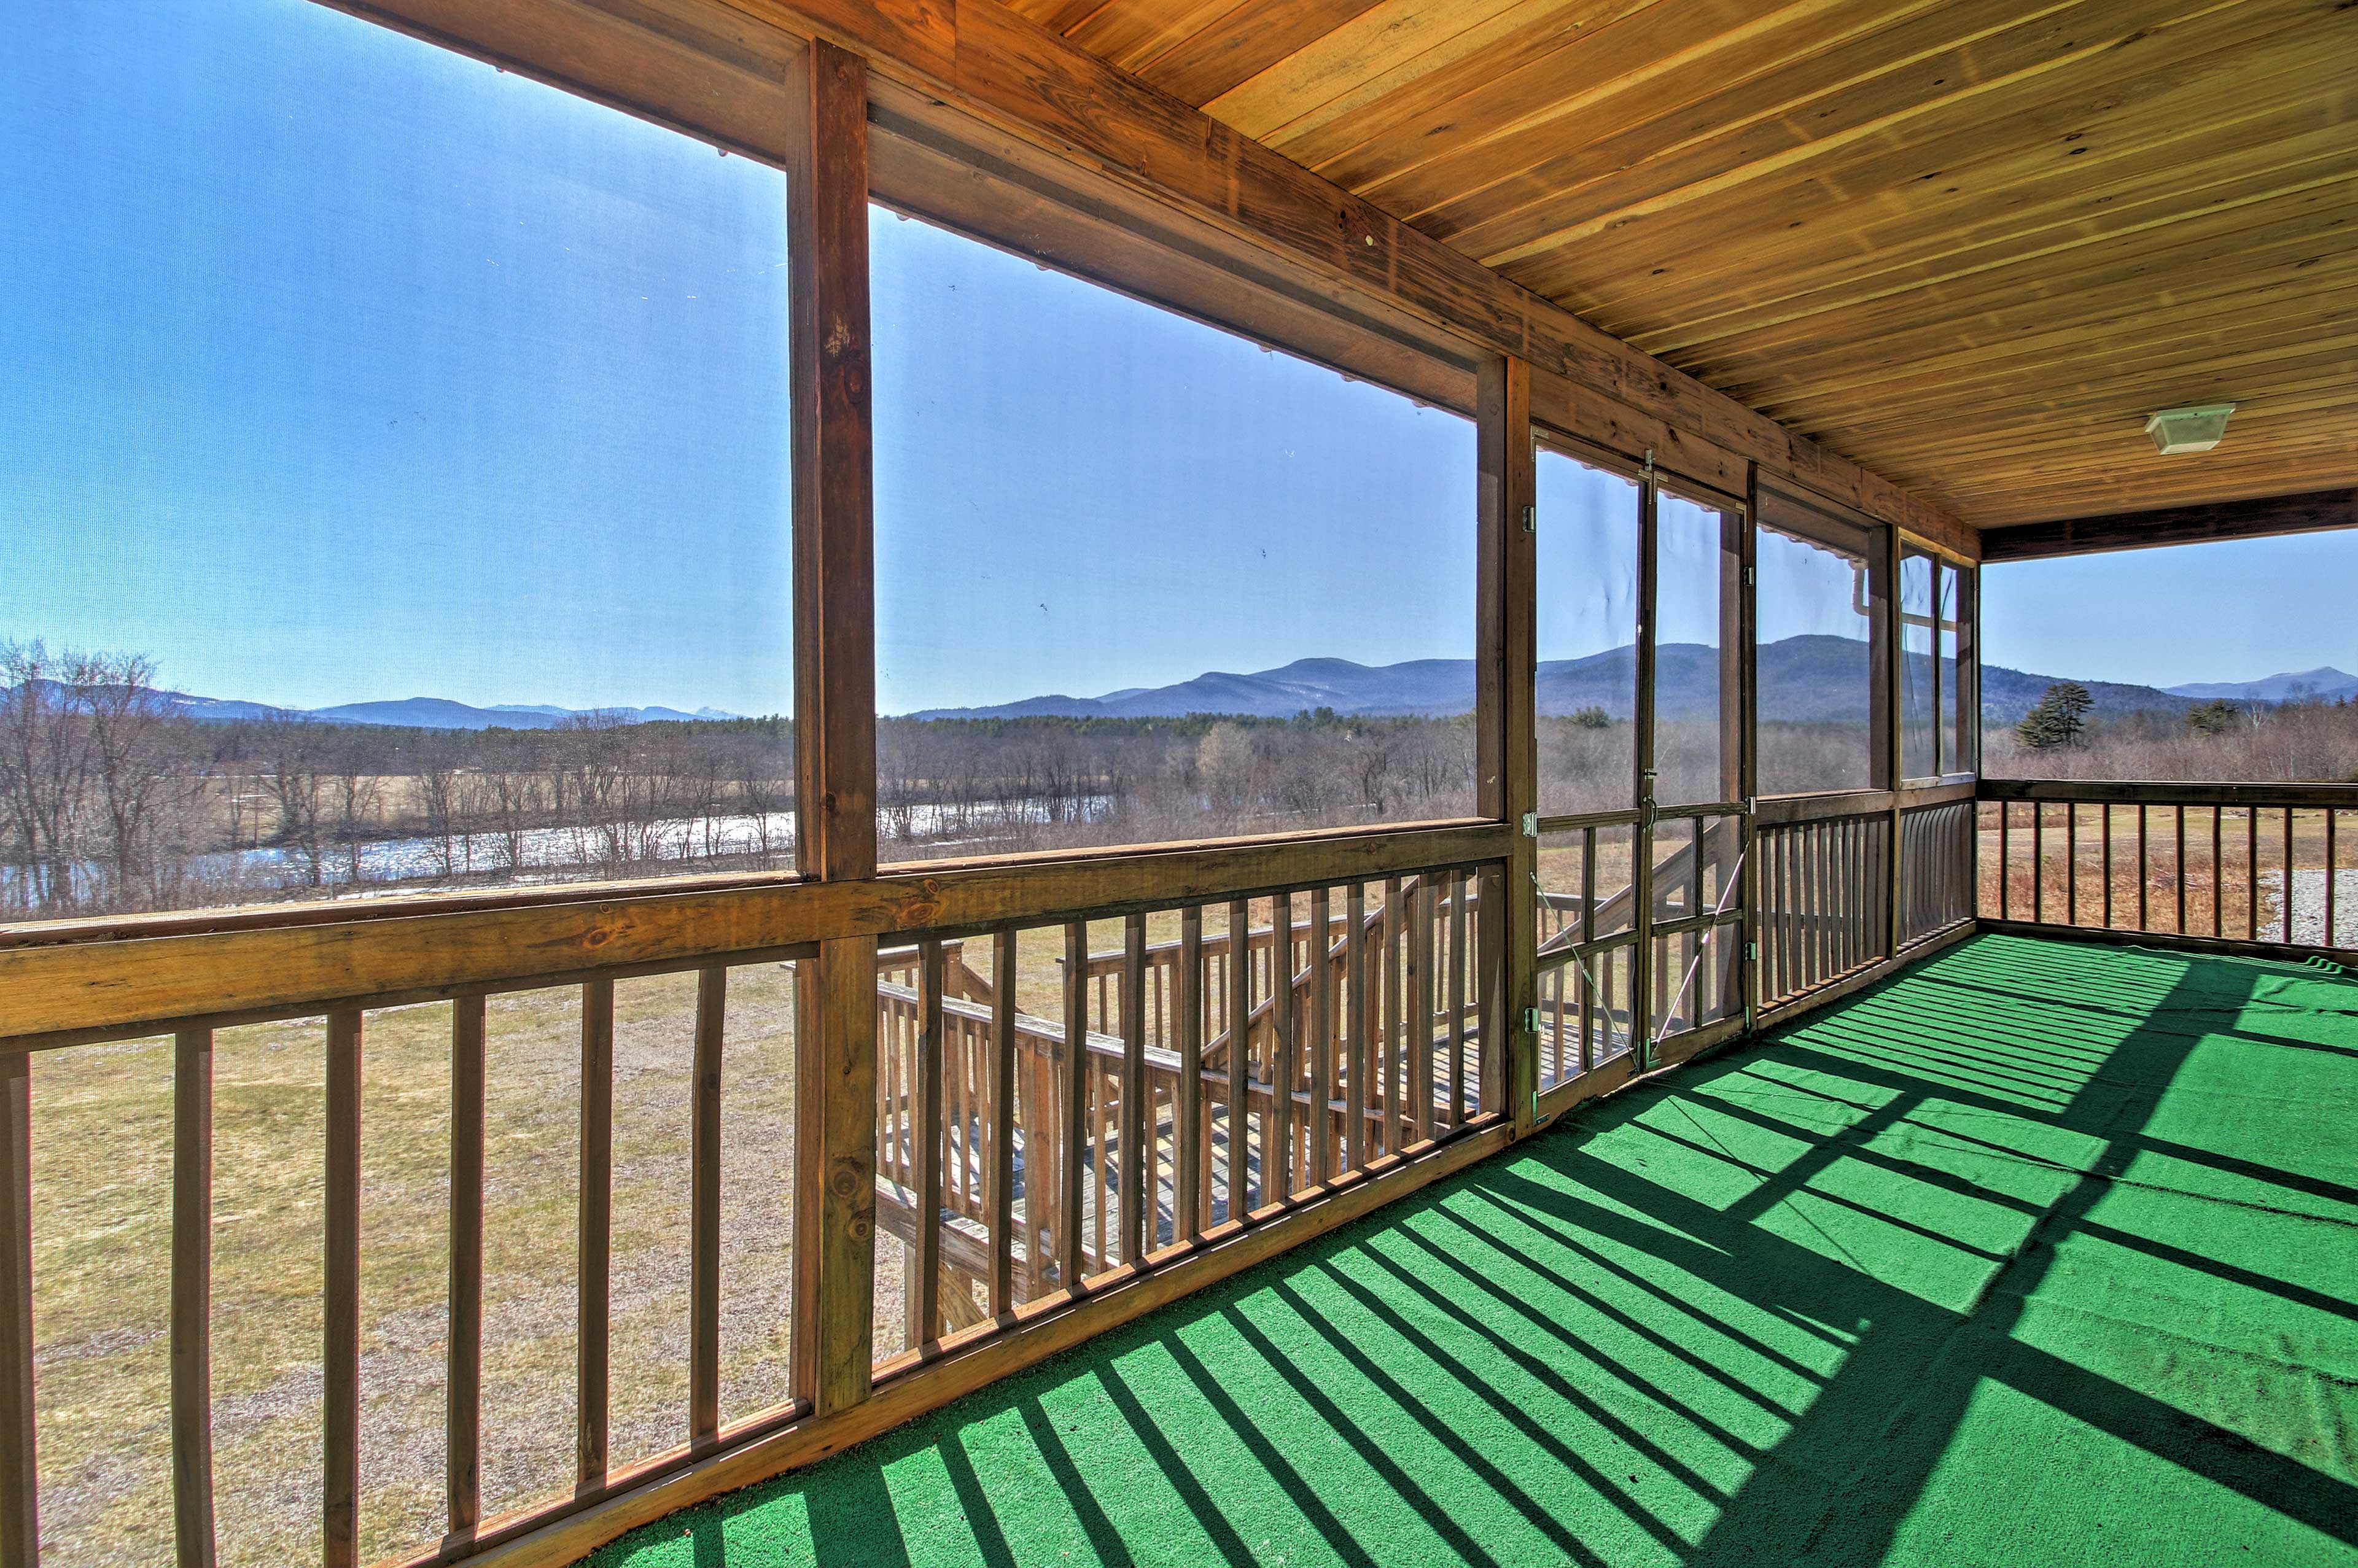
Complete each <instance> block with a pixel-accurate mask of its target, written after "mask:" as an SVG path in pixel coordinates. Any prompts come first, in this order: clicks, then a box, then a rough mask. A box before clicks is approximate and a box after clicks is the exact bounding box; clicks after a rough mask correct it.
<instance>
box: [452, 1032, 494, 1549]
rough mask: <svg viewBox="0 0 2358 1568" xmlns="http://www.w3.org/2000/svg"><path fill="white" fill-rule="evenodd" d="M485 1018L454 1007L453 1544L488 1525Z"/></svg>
mask: <svg viewBox="0 0 2358 1568" xmlns="http://www.w3.org/2000/svg"><path fill="white" fill-rule="evenodd" d="M485 1011H486V1009H485V1004H484V1000H483V998H482V997H481V995H480V994H478V995H474V996H462V997H457V998H454V999H453V1000H451V1003H450V1334H449V1340H448V1342H447V1344H446V1345H445V1346H444V1359H443V1383H444V1389H443V1408H442V1450H443V1454H442V1474H443V1493H444V1496H445V1498H446V1499H447V1503H448V1508H449V1521H450V1533H451V1534H452V1535H454V1536H463V1535H466V1534H468V1533H469V1532H471V1530H474V1528H475V1526H476V1525H477V1524H478V1523H480V1522H481V1519H482V1387H483V1042H484V1020H485Z"/></svg>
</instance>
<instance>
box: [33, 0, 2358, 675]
mask: <svg viewBox="0 0 2358 1568" xmlns="http://www.w3.org/2000/svg"><path fill="white" fill-rule="evenodd" d="M26 10H27V15H25V16H18V17H16V18H14V19H13V25H12V28H11V34H10V45H9V49H8V50H7V51H6V53H5V56H0V152H5V157H6V158H7V162H8V168H9V170H10V172H9V177H8V178H7V179H6V180H5V181H0V254H5V255H7V256H8V258H9V274H8V285H7V287H6V288H5V289H0V635H15V636H19V637H30V636H37V635H38V636H45V637H47V638H49V640H50V641H52V642H53V643H57V642H62V643H75V644H78V645H81V646H85V647H97V648H108V649H124V650H135V651H139V652H144V653H146V654H150V655H152V656H154V657H156V658H157V659H158V660H159V661H160V663H161V665H162V669H163V675H164V677H165V679H166V680H167V682H168V684H171V685H173V686H177V687H181V688H183V689H187V690H192V691H198V692H202V693H206V694H208V695H212V696H224V697H248V698H254V699H257V700H263V701H268V702H276V703H284V704H288V705H294V706H322V705H326V704H330V703H336V702H345V701H354V700H363V699H369V698H382V697H410V696H421V695H430V696H438V697H455V698H458V699H460V700H462V701H470V702H476V703H493V702H555V703H561V704H566V705H568V706H576V707H589V706H599V705H606V704H634V705H635V704H644V703H663V704H668V705H672V706H676V707H682V708H695V707H698V706H703V705H710V706H714V707H719V708H728V709H731V710H734V711H740V712H770V711H779V710H783V709H784V708H786V707H787V706H788V704H789V696H790V693H791V689H792V674H791V662H790V661H791V648H790V636H791V633H790V626H789V615H788V611H787V604H788V588H789V577H788V549H787V541H786V528H787V512H788V497H789V483H788V472H787V457H786V444H785V431H786V395H787V393H786V376H785V367H784V347H785V334H786V319H787V318H786V300H785V278H786V271H785V265H784V263H785V219H784V179H783V177H782V176H780V175H779V174H777V173H776V172H775V171H773V170H770V169H766V168H761V167H759V166H756V165H753V164H751V163H749V162H747V161H746V160H744V159H741V158H735V157H727V158H724V157H719V155H717V154H716V153H715V152H714V151H713V150H712V149H711V148H709V147H708V146H703V145H701V144H699V143H697V142H695V141H692V140H690V139H688V138H686V137H682V136H678V135H673V134H671V133H669V132H665V131H661V130H658V129H655V128H654V127H652V126H648V125H644V124H640V123H638V122H636V121H633V120H631V119H629V118H628V117H626V116H623V115H621V114H614V113H612V112H611V111H608V110H604V109H601V108H599V107H597V106H594V105H591V104H589V103H582V102H579V101H577V100H574V99H571V98H569V97H568V96H566V95H565V94H563V93H560V92H555V91H552V90H549V89H546V88H543V87H540V86H537V85H535V84H534V83H531V82H527V81H522V80H520V79H518V78H515V77H513V76H507V75H503V74H501V73H498V72H495V71H493V70H491V69H490V68H488V67H485V66H482V65H479V64H477V63H475V62H473V61H471V60H466V59H460V58H459V57H456V56H452V55H449V54H447V53H444V52H442V51H440V50H437V49H431V48H428V47H427V46H425V45H422V44H418V43H416V42H415V41H413V40H410V39H408V38H401V37H399V36H397V35H395V34H393V33H390V32H386V31H384V30H382V29H379V28H376V27H372V26H369V25H367V24H364V23H362V22H358V21H355V20H353V19H352V18H349V17H346V16H341V15H340V14H337V13H334V12H331V11H329V10H327V9H325V8H324V7H320V6H316V5H309V4H307V3H304V0H116V3H110V4H105V5H101V4H98V3H97V0H49V3H45V4H42V5H36V6H31V7H27V8H26ZM872 232H873V236H874V262H875V272H876V302H875V316H876V333H877V404H878V407H877V467H878V472H877V497H878V524H877V526H878V557H879V573H880V604H879V607H878V622H879V695H880V701H881V705H882V707H883V708H885V709H886V710H887V711H905V710H908V709H911V708H920V707H926V706H935V705H954V704H968V703H982V702H994V701H1001V700H1005V699H1008V698H1011V697H1022V696H1029V695H1033V694H1035V693H1040V692H1044V691H1065V692H1070V693H1075V694H1095V693H1098V692H1103V691H1106V690H1109V689H1112V688H1116V687H1126V686H1148V685H1159V684H1163V683H1164V682H1168V681H1174V680H1182V679H1185V678H1187V677H1189V676H1194V675H1195V674H1198V673H1200V672H1202V671H1204V670H1206V669H1215V668H1217V669H1229V670H1251V669H1259V668H1263V667H1266V666H1269V665H1278V664H1282V663H1285V662H1287V661H1289V660H1291V659H1294V658H1299V657H1303V656H1310V655H1325V654H1333V655H1339V656H1343V657H1347V658H1355V659H1358V660H1361V661H1364V662H1368V663H1381V662H1390V661H1392V660H1398V659H1408V658H1422V657H1443V656H1463V655H1465V654H1468V653H1470V652H1471V643H1472V618H1473V567H1474V561H1473V547H1472V528H1471V514H1472V506H1473V483H1474V481H1473V463H1474V445H1473V437H1472V432H1471V429H1470V427H1468V426H1467V425H1466V422H1465V421H1463V420H1461V419H1459V418H1457V417H1455V416H1452V415H1448V414H1444V413H1441V412H1437V411H1434V410H1430V409H1420V408H1417V407H1416V406H1414V405H1413V404H1412V403H1411V402H1410V401H1409V400H1407V399H1405V398H1401V397H1399V396H1396V395H1392V394H1390V393H1388V392H1384V391H1380V390H1379V389H1376V388H1373V387H1369V386H1367V385H1364V384H1357V383H1352V382H1348V381H1347V380H1346V379H1345V378H1343V377H1341V376H1338V375H1336V374H1335V373H1331V372H1328V371H1325V370H1324V369H1321V368H1318V367H1314V366H1311V365H1307V364H1303V363H1302V362H1298V361H1294V360H1292V359H1289V358H1287V357H1286V356H1283V355H1281V354H1271V353H1267V352H1264V351H1262V350H1260V348H1258V347H1257V346H1255V345H1253V344H1251V343H1248V342H1245V341H1241V340H1238V339H1235V338H1231V337H1229V336H1228V335H1226V334H1224V333H1219V332H1217V331H1213V330H1209V329H1206V328H1204V327H1201V326H1199V325H1196V324H1195V323H1192V322H1187V321H1184V320H1182V319H1177V318H1175V317H1171V316H1168V315H1165V314H1163V313H1161V312H1158V311H1154V310H1152V309H1150V308H1146V307H1143V306H1141V305H1138V304H1137V303H1135V302H1133V301H1130V300H1127V299H1123V298H1121V297H1118V296H1115V295H1112V294H1110V293H1108V292H1106V291H1103V290H1099V289H1096V288H1093V287H1088V286H1086V285H1082V284H1079V283H1076V282H1074V281H1073V280H1071V279H1067V278H1065V277H1062V276H1057V275H1055V274H1052V273H1048V272H1045V271H1043V270H1041V269H1039V268H1037V267H1035V266H1033V265H1031V264H1030V263H1028V262H1023V261H1021V260H1018V259H1016V258H1012V257H1010V256H1007V255H1004V254H1001V253H998V252H995V251H990V250H988V249H986V248H984V247H981V246H979V245H975V244H973V243H969V242H967V241H964V240H961V239H957V238H956V237H954V236H950V235H946V234H944V233H942V232H939V231H936V230H934V229H931V228H929V227H927V226H926V225H925V224H922V223H918V222H903V221H901V220H898V219H895V218H892V216H890V215H886V214H879V215H878V217H877V221H876V222H875V224H874V225H873V231H872ZM1543 482H1544V481H1543ZM1543 499H1546V492H1544V491H1543ZM1551 511H1552V512H1553V511H1554V509H1553V508H1552V509H1551ZM2353 545H2358V541H2353V539H2352V538H2350V537H2349V536H2342V537H2339V538H2334V537H2326V538H2312V539H2307V540H2281V541H2268V542H2266V543H2265V544H2263V545H2258V546H2218V547H2213V548H2212V549H2211V550H2207V551H2190V552H2163V553H2146V554H2140V555H2131V556H2111V557H2091V558H2090V559H2089V560H2088V561H2086V562H2079V563H2059V564H2053V565H2042V566H2037V567H2019V568H2000V569H1998V570H1996V571H1993V572H1992V573H1991V574H1990V583H1989V589H1988V592H1987V596H1986V605H1985V627H1986V630H1987V642H1988V651H1989V654H1990V656H1991V657H1992V658H1993V659H1994V660H1996V661H1997V662H2002V663H2007V664H2013V665H2017V666H2020V667H2027V668H2031V669H2037V670H2041V671H2046V672H2050V673H2068V674H2075V675H2082V676H2100V677H2104V678H2111V679H2148V680H2155V681H2163V682H2169V681H2180V680H2190V679H2203V678H2237V677H2245V676H2258V675H2262V674H2266V673H2267V672H2269V671H2273V670H2277V669H2293V668H2305V667H2308V666H2309V665H2317V664H2320V663H2327V662H2332V663H2339V664H2341V665H2343V666H2344V667H2345V668H2346V667H2350V666H2351V665H2353V664H2358V653H2353V650H2352V648H2351V647H2350V646H2349V643H2350V639H2351V636H2352V633H2350V632H2349V630H2348V626H2349V624H2350V617H2349V616H2348V614H2347V611H2346V608H2345V601H2346V600H2347V598H2348V595H2349V592H2350V589H2352V588H2353V586H2358V569H2353V568H2358V549H2353ZM1577 553H1578V552H1577V551H1568V550H1555V551H1551V552H1549V554H1550V557H1551V558H1552V559H1563V560H1565V561H1566V562H1567V565H1566V567H1565V568H1563V569H1564V571H1565V572H1566V573H1567V574H1576V573H1578V571H1579V568H1578V565H1577V563H1576V561H1575V560H1574V557H1576V556H1577ZM1616 572H1617V568H1614V567H1612V566H1610V565H1608V568H1607V575H1613V574H1614V573H1616ZM2246 588H2248V589H2249V590H2250V592H2249V593H2248V595H2246V596H2244V597H2240V598H2239V597H2238V595H2239V592H2240V591H2241V590H2242V589H2246ZM1617 591H1618V590H1617V589H1614V588H1613V587H1612V586H1611V585H1610V584H1602V583H1599V582H1596V581H1590V580H1577V579H1575V578H1574V577H1573V576H1570V575H1568V576H1567V577H1566V578H1565V579H1564V580H1563V581H1562V582H1561V583H1559V584H1557V585H1555V586H1553V587H1551V588H1549V589H1547V590H1546V591H1545V594H1544V596H1543V597H1544V602H1543V608H1542V621H1543V628H1542V629H1543V639H1542V640H1543V643H1546V644H1547V646H1546V648H1545V652H1546V653H1547V654H1548V656H1565V655H1567V654H1574V653H1585V652H1593V651H1595V647H1596V646H1598V645H1603V642H1604V637H1603V633H1602V631H1601V628H1602V627H1603V626H1604V624H1605V623H1606V618H1607V617H1608V616H1609V617H1612V618H1614V619H1618V616H1619V613H1620V611H1623V610H1626V604H1618V605H1617V604H1616V602H1615V595H1616V593H1617ZM2245 605H2248V606H2249V607H2250V611H2249V612H2248V613H2244V612H2242V610H2241V607H2243V606H2245ZM2221 606H2225V607H2226V613H2225V614H2224V615H2223V616H2222V615H2221V614H2220V613H2219V609H2220V607H2221ZM1697 608H1698V609H1700V608H1701V606H1700V605H1698V606H1697ZM1666 615H1667V616H1669V617H1670V618H1671V619H1674V618H1675V615H1676V611H1675V609H1674V607H1671V606H1668V605H1666ZM2196 625H2199V626H2201V627H2202V628H2203V629H2204V630H2203V634H2202V636H2201V637H2200V638H2196V637H2190V636H2188V635H2187V634H2186V628H2188V627H2189V626H2196ZM1664 630H1665V635H1668V636H1672V637H1675V636H1677V635H1678V634H1679V632H1678V628H1677V627H1675V626H1673V625H1671V624H1669V622H1668V620H1667V619H1666V624H1665V629H1664Z"/></svg>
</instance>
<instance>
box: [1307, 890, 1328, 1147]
mask: <svg viewBox="0 0 2358 1568" xmlns="http://www.w3.org/2000/svg"><path fill="white" fill-rule="evenodd" d="M1331 924H1332V916H1331V914H1329V909H1328V903H1327V892H1326V889H1325V887H1323V886H1320V887H1314V888H1312V889H1311V890H1310V971H1309V972H1310V1025H1309V1036H1308V1038H1309V1052H1310V1114H1309V1115H1308V1116H1307V1117H1305V1118H1304V1119H1303V1132H1304V1133H1305V1134H1306V1136H1307V1141H1308V1143H1309V1148H1310V1170H1309V1173H1308V1175H1307V1177H1306V1180H1307V1181H1308V1182H1309V1183H1310V1184H1313V1185H1315V1186H1324V1185H1325V1184H1326V1183H1328V1182H1331V1181H1333V1180H1334V1179H1335V983H1334V982H1335V964H1334V960H1333V959H1332V958H1331V957H1328V954H1329V952H1330V951H1331V949H1332V947H1333V943H1332V941H1331V940H1330V938H1331V935H1332V932H1331V930H1330V925H1331Z"/></svg>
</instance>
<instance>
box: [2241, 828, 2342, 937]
mask: <svg viewBox="0 0 2358 1568" xmlns="http://www.w3.org/2000/svg"><path fill="white" fill-rule="evenodd" d="M2253 815H2254V816H2257V815H2258V813H2257V812H2255V813H2253ZM2325 885H2326V886H2327V888H2329V889H2331V887H2332V885H2333V879H2332V878H2331V877H2328V878H2326V879H2325ZM2284 939H2285V941H2286V942H2288V943H2289V942H2291V940H2292V807H2291V806H2286V807H2285V850H2284Z"/></svg>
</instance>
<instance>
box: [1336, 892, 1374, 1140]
mask: <svg viewBox="0 0 2358 1568" xmlns="http://www.w3.org/2000/svg"><path fill="white" fill-rule="evenodd" d="M1343 920H1344V926H1345V929H1344V932H1343V997H1344V1009H1345V1011H1346V1014H1347V1016H1346V1017H1345V1019H1344V1021H1343V1028H1344V1032H1345V1033H1346V1035H1347V1037H1348V1039H1349V1042H1350V1053H1351V1054H1350V1059H1349V1060H1348V1061H1347V1063H1346V1064H1345V1065H1344V1068H1343V1134H1344V1139H1345V1144H1344V1159H1345V1160H1346V1161H1347V1162H1348V1163H1349V1165H1350V1167H1351V1169H1353V1170H1355V1171H1356V1170H1358V1169H1359V1168H1361V1167H1362V1166H1364V1165H1366V1164H1367V1162H1368V1071H1369V1065H1368V1064H1369V1060H1370V1056H1369V1053H1368V1024H1369V1014H1370V1013H1371V1012H1372V1011H1374V1010H1373V1009H1372V1008H1371V1007H1369V1006H1368V1002H1369V1000H1370V999H1369V997H1368V890H1367V886H1366V884H1365V883H1362V882H1353V883H1352V884H1351V885H1350V888H1349V889H1348V891H1347V892H1345V893H1344V895H1343Z"/></svg>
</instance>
